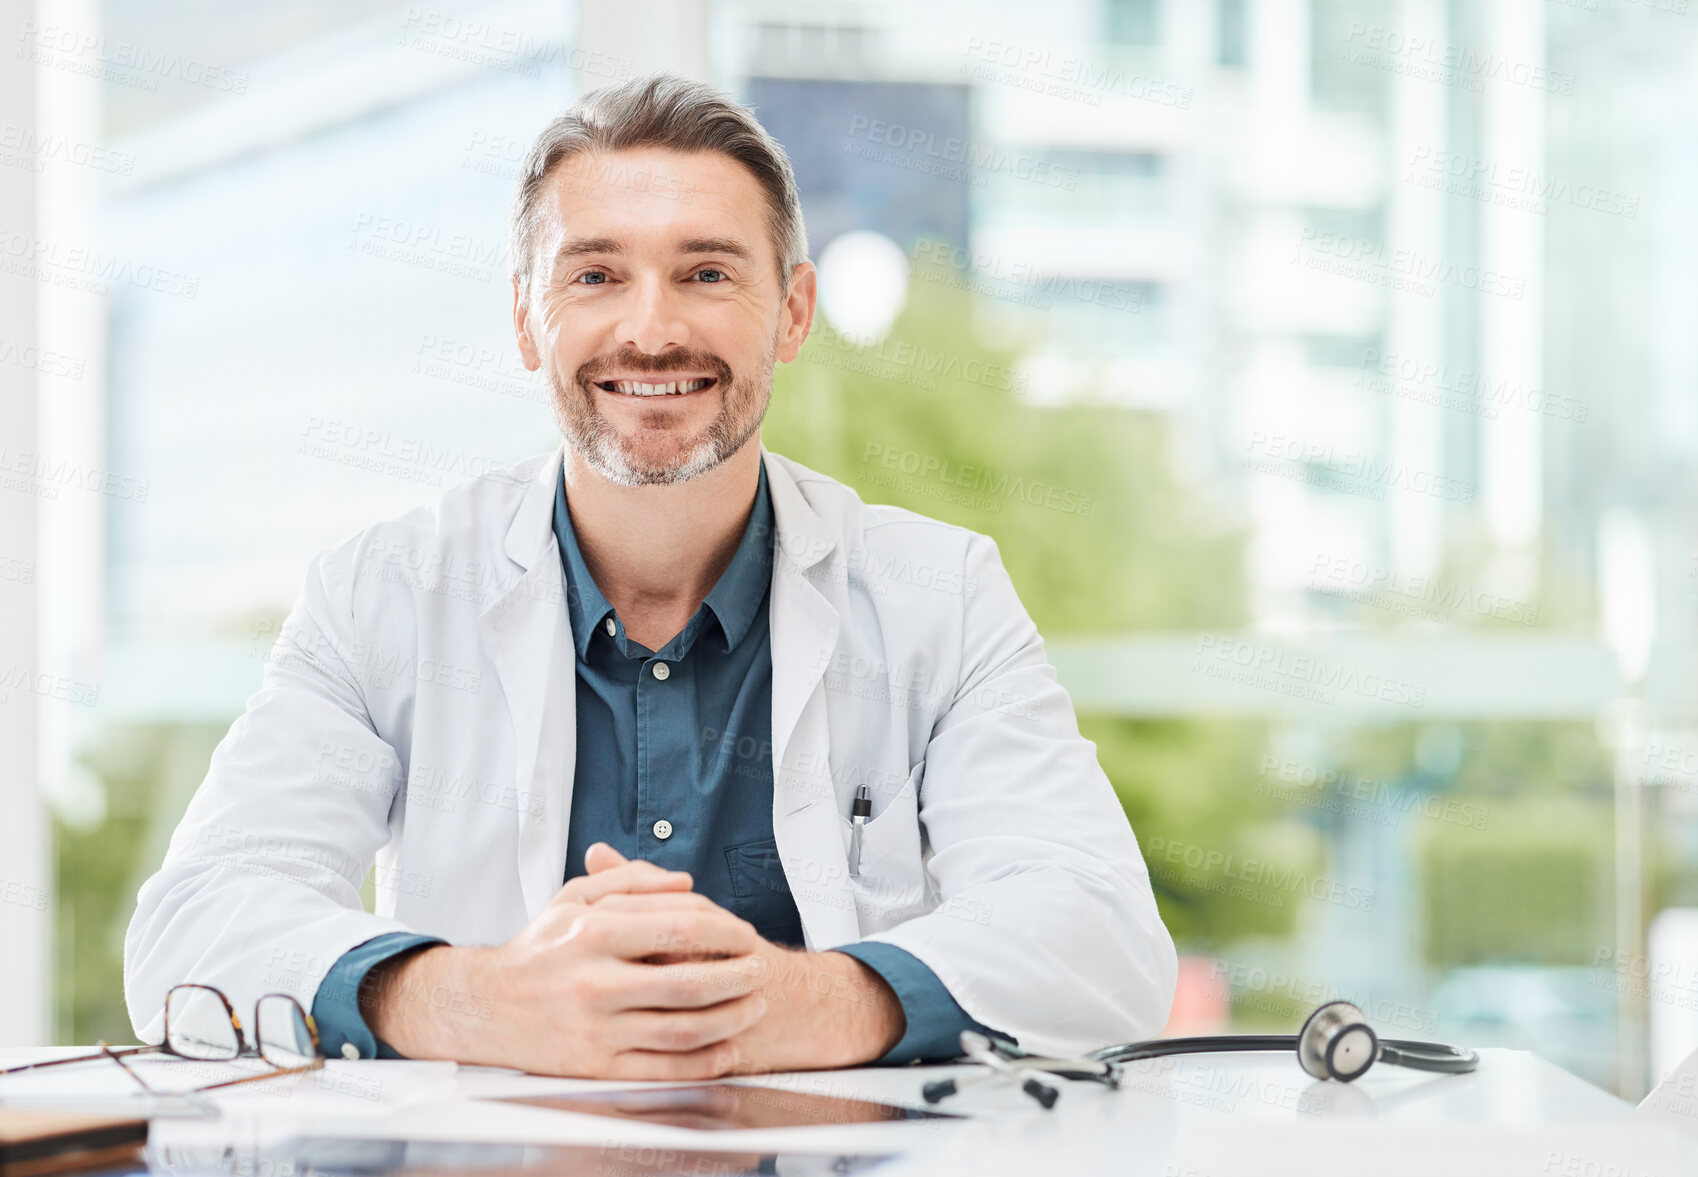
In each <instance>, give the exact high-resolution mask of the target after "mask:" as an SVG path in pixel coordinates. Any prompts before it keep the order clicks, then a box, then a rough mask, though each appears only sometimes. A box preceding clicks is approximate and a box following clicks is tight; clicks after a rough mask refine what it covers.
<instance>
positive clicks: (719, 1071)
mask: <svg viewBox="0 0 1698 1177" xmlns="http://www.w3.org/2000/svg"><path fill="white" fill-rule="evenodd" d="M736 1065H737V1048H736V1047H734V1046H731V1045H728V1044H727V1043H723V1042H718V1043H715V1044H714V1045H712V1046H704V1047H702V1048H701V1049H700V1050H691V1051H684V1052H681V1053H671V1052H668V1051H659V1050H627V1051H623V1052H621V1053H619V1054H616V1055H614V1056H613V1060H612V1062H611V1063H610V1064H609V1066H608V1070H607V1077H608V1078H610V1079H667V1080H672V1081H675V1082H676V1081H680V1080H685V1079H717V1078H718V1077H719V1076H721V1075H725V1074H729V1073H730V1072H731V1070H732V1069H733V1068H735V1067H736Z"/></svg>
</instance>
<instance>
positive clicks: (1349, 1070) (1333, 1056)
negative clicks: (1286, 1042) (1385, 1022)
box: [1297, 1001, 1380, 1083]
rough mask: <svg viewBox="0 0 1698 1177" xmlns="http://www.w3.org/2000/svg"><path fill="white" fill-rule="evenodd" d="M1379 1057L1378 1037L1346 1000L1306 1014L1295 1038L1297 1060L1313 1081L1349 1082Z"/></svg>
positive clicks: (1361, 1073)
mask: <svg viewBox="0 0 1698 1177" xmlns="http://www.w3.org/2000/svg"><path fill="white" fill-rule="evenodd" d="M1379 1055H1380V1040H1379V1037H1378V1036H1377V1035H1376V1034H1375V1033H1374V1031H1373V1029H1372V1028H1371V1027H1370V1026H1369V1025H1368V1019H1367V1017H1366V1016H1365V1015H1364V1014H1363V1013H1362V1011H1361V1010H1359V1009H1357V1008H1356V1007H1355V1006H1354V1005H1351V1004H1350V1003H1349V1002H1348V1001H1329V1002H1327V1004H1325V1005H1323V1006H1321V1007H1320V1008H1319V1009H1317V1010H1316V1011H1315V1012H1314V1013H1312V1014H1310V1015H1309V1020H1308V1021H1306V1022H1304V1023H1303V1029H1302V1030H1301V1031H1300V1032H1299V1033H1298V1035H1297V1061H1298V1063H1299V1064H1301V1066H1302V1067H1303V1069H1304V1070H1305V1071H1307V1072H1308V1073H1309V1074H1310V1075H1313V1076H1314V1077H1315V1078H1317V1079H1337V1080H1338V1081H1339V1082H1341V1083H1349V1082H1350V1081H1351V1080H1352V1079H1357V1078H1360V1077H1361V1076H1362V1075H1363V1074H1365V1073H1366V1072H1367V1070H1368V1068H1369V1067H1371V1066H1373V1065H1374V1060H1376V1059H1377V1058H1379Z"/></svg>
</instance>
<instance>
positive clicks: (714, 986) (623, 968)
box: [608, 953, 767, 1012]
mask: <svg viewBox="0 0 1698 1177" xmlns="http://www.w3.org/2000/svg"><path fill="white" fill-rule="evenodd" d="M766 974H767V970H766V962H765V961H763V960H762V959H761V958H760V957H759V956H756V955H754V954H752V953H751V954H750V955H748V956H729V957H726V958H725V959H723V960H691V961H681V962H679V963H677V964H620V965H618V966H617V971H615V972H613V973H610V974H609V975H608V979H609V981H610V982H611V986H610V987H611V990H612V992H613V993H614V994H616V998H615V1004H616V1006H617V1009H615V1010H614V1011H613V1012H618V1011H619V1010H629V1009H648V1010H667V1009H705V1008H706V1007H708V1006H710V1005H718V1004H719V1003H720V1002H722V1001H730V1000H731V999H732V998H736V997H742V996H743V995H744V994H746V993H753V992H755V991H756V990H757V989H759V988H761V986H762V984H763V983H764V981H765V980H766Z"/></svg>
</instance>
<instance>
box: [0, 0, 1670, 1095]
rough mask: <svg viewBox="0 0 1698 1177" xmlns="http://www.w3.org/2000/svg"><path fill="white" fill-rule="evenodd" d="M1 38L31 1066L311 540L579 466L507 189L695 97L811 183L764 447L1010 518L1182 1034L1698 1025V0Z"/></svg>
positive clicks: (1233, 2) (1616, 1084)
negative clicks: (1161, 936)
mask: <svg viewBox="0 0 1698 1177" xmlns="http://www.w3.org/2000/svg"><path fill="white" fill-rule="evenodd" d="M0 41H3V42H4V45H3V48H4V56H3V57H0V944H4V945H5V950H4V957H5V959H4V963H3V964H0V1042H7V1043H13V1042H17V1043H27V1042H45V1041H57V1042H83V1043H86V1042H91V1041H94V1040H96V1039H100V1038H107V1039H112V1040H128V1039H129V1038H130V1029H129V1026H128V1022H127V1019H126V1018H125V1015H124V1012H123V1004H122V989H121V948H122V937H123V933H124V929H125V926H126V924H127V921H128V919H129V916H130V913H131V910H132V907H133V903H134V895H135V892H136V888H137V887H138V885H139V884H140V882H141V881H142V880H143V879H144V878H145V877H146V876H147V875H149V874H150V873H151V872H152V871H153V870H154V869H155V868H156V866H157V865H158V863H159V861H160V858H161V855H162V853H163V850H164V846H165V843H166V840H167V838H168V836H169V834H170V831H171V829H172V827H173V826H174V824H175V823H176V821H177V819H178V817H179V815H180V814H181V812H182V810H183V807H184V806H185V804H186V803H187V800H188V798H189V796H190V795H191V794H192V792H193V790H194V789H195V787H196V786H197V785H198V784H199V782H200V780H201V777H202V775H203V773H204V771H205V769H206V765H207V761H208V758H209V756H210V754H211V751H212V749H213V747H214V745H215V744H216V743H217V742H218V740H219V739H220V738H221V737H222V736H223V734H224V732H225V731H226V730H227V728H228V726H229V724H230V722H231V721H232V719H233V718H234V717H235V716H236V715H238V714H239V713H240V712H241V710H242V707H243V703H244V701H245V699H246V697H247V696H248V694H249V693H250V692H252V691H253V690H254V689H255V688H256V687H257V685H258V683H259V680H260V676H261V672H262V670H263V667H264V664H265V661H266V658H267V656H268V654H269V652H270V649H271V644H272V640H273V638H274V637H275V635H276V633H277V629H278V623H279V622H280V620H281V619H282V617H283V616H284V615H285V613H286V612H287V610H288V609H289V607H290V604H291V602H292V601H293V599H294V597H295V595H296V592H297V590H298V587H299V584H300V578H301V577H302V575H303V573H304V570H305V568H306V564H307V561H308V559H309V558H310V556H311V555H312V554H313V553H314V552H315V551H317V550H318V549H320V548H322V547H325V546H327V545H330V544H332V543H334V542H337V541H339V540H340V539H342V538H343V537H345V536H347V535H348V534H350V533H351V532H353V531H355V530H356V529H358V528H360V527H363V526H365V525H366V524H368V523H370V522H372V521H375V520H376V519H379V518H382V517H386V516H390V515H393V514H397V513H400V512H402V511H404V510H406V509H408V508H410V507H412V506H414V505H416V504H420V503H428V502H430V501H431V500H433V499H434V498H435V496H436V495H437V494H439V493H440V492H441V490H442V489H443V488H445V487H447V486H450V485H453V484H454V483H456V482H458V481H461V480H463V479H465V478H469V477H472V476H475V475H477V474H479V473H481V472H483V471H484V470H487V469H489V468H490V467H492V466H495V465H499V464H502V463H505V462H508V461H512V460H516V459H518V458H521V457H524V456H526V455H529V454H532V453H535V452H538V451H541V450H545V449H548V448H550V447H552V446H553V445H554V444H556V442H557V440H558V438H557V434H556V432H555V430H554V428H553V425H552V418H551V414H550V412H549V409H548V406H547V398H546V391H545V388H544V386H543V385H542V384H541V383H540V382H539V381H538V380H536V379H535V378H534V377H533V376H532V375H531V374H529V373H527V372H525V371H524V369H523V368H522V367H521V366H520V364H519V360H518V356H517V353H516V351H515V348H514V345H513V342H512V335H511V327H510V318H509V315H510V302H511V294H510V287H509V283H508V278H507V273H508V270H507V258H506V245H505V242H506V208H507V201H508V198H509V194H510V191H511V188H512V184H513V180H514V177H515V175H516V171H517V165H518V162H519V160H520V159H521V157H522V156H523V153H524V151H525V150H526V148H527V147H528V145H529V143H530V141H531V139H532V138H533V137H534V135H535V134H536V133H537V131H538V130H539V129H540V128H541V127H542V125H543V124H544V123H545V122H546V121H547V120H548V119H549V118H550V117H552V116H554V115H555V114H557V113H559V112H560V111H561V110H562V109H563V108H564V107H565V106H566V105H567V104H569V103H570V102H571V101H572V100H573V99H575V98H576V97H577V96H578V95H579V94H581V93H583V92H585V91H586V90H589V89H594V88H595V87H597V86H601V85H605V84H609V83H613V82H617V81H622V80H624V79H626V78H629V77H632V76H636V75H638V74H642V73H646V72H649V71H651V70H655V69H670V70H675V71H677V72H680V73H683V74H687V75H689V76H693V77H698V78H701V79H704V80H707V81H710V82H712V83H714V84H715V85H718V86H720V87H722V88H724V89H726V90H728V91H730V92H731V93H733V94H735V95H736V96H737V97H738V98H739V99H740V100H741V101H743V102H745V103H747V104H749V105H750V106H752V107H753V108H754V109H755V111H756V113H757V114H758V116H759V117H760V118H761V120H762V121H763V122H764V124H765V125H766V126H767V127H768V128H769V129H770V130H771V131H772V132H773V133H774V135H776V137H777V138H778V139H779V140H780V141H781V142H782V143H783V144H784V146H785V147H786V149H787V150H788V152H789V153H790V156H791V159H792V161H793V163H794V165H795V168H796V172H797V177H798V180H799V182H800V186H801V190H802V194H803V203H804V206H805V213H806V217H807V224H808V229H809V239H810V251H811V255H812V257H813V258H814V259H815V261H816V262H817V263H818V264H819V266H820V269H821V284H822V309H821V314H820V318H819V319H818V320H817V322H816V328H815V333H814V336H813V337H812V338H811V339H810V340H809V342H808V344H807V346H806V348H805V349H804V351H803V353H802V356H801V358H800V359H799V361H798V362H796V363H795V364H793V365H790V366H789V367H788V368H785V369H783V370H782V371H781V372H780V373H779V375H778V377H777V384H776V388H775V391H774V398H773V404H772V408H771V411H770V413H769V415H768V418H767V426H766V431H765V438H766V442H767V444H768V446H769V447H770V448H772V449H775V450H778V451H780V452H783V453H786V454H788V455H790V456H792V457H795V458H797V459H798V460H800V461H802V462H804V463H806V464H808V465H811V466H813V467H815V468H817V469H819V470H821V471H824V472H826V473H829V474H831V475H833V476H835V477H837V478H840V479H842V480H844V481H845V482H847V483H849V484H850V485H852V486H854V487H855V488H856V489H857V490H858V491H859V492H860V493H861V495H862V496H863V497H864V498H866V499H867V500H869V501H874V502H888V503H896V504H900V505H902V506H905V507H911V508H913V509H915V510H918V511H922V512H925V513H927V514H931V515H934V516H937V517H939V518H942V519H946V520H948V521H950V522H954V523H959V524H962V525H964V526H966V527H970V528H973V529H975V530H978V531H981V532H984V533H987V534H989V535H990V536H992V537H994V538H995V539H996V541H997V543H998V544H999V545H1000V547H1001V551H1002V554H1003V557H1004V559H1005V561H1006V563H1007V565H1008V568H1009V570H1010V572H1011V573H1012V575H1013V577H1014V580H1015V583H1016V585H1017V586H1018V588H1019V590H1020V592H1021V595H1022V597H1023V599H1024V600H1025V603H1026V605H1027V607H1028V608H1029V609H1030V611H1031V612H1032V614H1033V615H1034V617H1035V618H1036V620H1037V622H1038V624H1039V626H1040V628H1041V630H1042V631H1043V633H1044V634H1045V636H1046V638H1047V639H1048V643H1049V648H1050V652H1051V656H1052V658H1053V660H1054V662H1055V664H1056V666H1057V668H1058V671H1059V673H1060V674H1061V677H1062V679H1063V681H1064V682H1065V684H1066V685H1067V686H1068V687H1069V689H1070V690H1071V691H1072V692H1073V697H1074V699H1075V701H1076V703H1077V706H1078V708H1079V711H1080V713H1081V721H1082V725H1083V727H1084V729H1085V732H1086V734H1087V735H1088V736H1089V737H1090V738H1091V739H1092V740H1094V741H1096V743H1097V746H1098V750H1099V753H1100V756H1101V760H1102V763H1103V766H1104V768H1105V769H1106V770H1107V772H1108V774H1109V776H1110V778H1111V779H1112V781H1113V782H1114V786H1115V788H1116V790H1117V792H1118V793H1119V794H1120V796H1121V798H1122V799H1123V801H1124V803H1125V806H1126V810H1127V813H1128V815H1129V816H1130V818H1131V820H1132V823H1133V826H1134V828H1135V829H1136V831H1137V833H1138V837H1139V841H1140V843H1141V844H1142V846H1143V847H1144V850H1145V854H1146V858H1147V860H1148V862H1149V865H1150V869H1151V874H1152V878H1153V881H1154V884H1155V887H1156V893H1157V896H1158V898H1159V901H1160V904H1161V908H1162V912H1163V914H1164V916H1165V917H1166V919H1167V921H1168V924H1169V926H1170V927H1171V929H1172V930H1173V933H1174V935H1175V938H1176V939H1177V940H1178V942H1179V944H1180V949H1181V953H1182V956H1183V961H1184V966H1183V970H1182V973H1183V975H1182V978H1181V986H1180V992H1179V996H1178V999H1177V1001H1176V1003H1175V1007H1174V1011H1173V1018H1172V1021H1171V1023H1170V1026H1169V1032H1170V1033H1195V1032H1204V1031H1212V1030H1225V1029H1233V1030H1247V1031H1267V1030H1280V1029H1291V1028H1294V1027H1295V1025H1296V1023H1297V1022H1298V1021H1299V1020H1300V1019H1301V1017H1302V1016H1303V1015H1304V1014H1305V1012H1306V1011H1307V1009H1308V1008H1309V1007H1311V1006H1313V1005H1314V1004H1317V1003H1319V1002H1320V1001H1322V1000H1326V999H1330V998H1334V997H1343V998H1347V999H1350V1000H1353V1001H1355V1002H1357V1003H1358V1004H1360V1005H1362V1006H1363V1008H1364V1009H1365V1010H1366V1011H1367V1012H1368V1014H1369V1016H1370V1018H1371V1019H1372V1020H1373V1021H1374V1022H1375V1024H1376V1025H1377V1026H1378V1027H1379V1029H1380V1030H1381V1031H1382V1033H1384V1034H1388V1035H1392V1036H1402V1037H1415V1038H1435V1039H1440V1040H1454V1041H1460V1042H1467V1043H1471V1044H1475V1045H1503V1046H1511V1047H1516V1048H1521V1049H1526V1050H1532V1051H1536V1052H1538V1053H1539V1054H1541V1055H1544V1056H1545V1057H1547V1058H1550V1059H1552V1060H1554V1061H1555V1062H1557V1063H1559V1064H1561V1065H1563V1066H1565V1067H1568V1068H1570V1069H1572V1070H1573V1071H1575V1072H1577V1073H1579V1074H1580V1075H1582V1076H1584V1077H1585V1078H1587V1079H1589V1080H1591V1081H1593V1082H1595V1083H1598V1084H1600V1085H1602V1086H1604V1087H1606V1088H1609V1089H1611V1090H1614V1091H1618V1092H1620V1093H1622V1094H1624V1095H1628V1096H1636V1095H1639V1094H1641V1093H1643V1092H1644V1091H1645V1090H1647V1087H1648V1084H1649V1082H1650V1081H1652V1079H1653V1078H1654V1077H1655V1076H1656V1075H1658V1074H1660V1073H1661V1072H1662V1071H1664V1070H1666V1069H1667V1068H1669V1067H1670V1066H1672V1065H1673V1064H1674V1063H1675V1062H1677V1061H1678V1060H1679V1059H1680V1058H1682V1057H1684V1055H1685V1054H1687V1053H1689V1052H1690V1051H1691V1050H1693V1049H1694V1048H1698V1012H1695V1011H1698V694H1695V686H1698V684H1695V683H1694V679H1693V673H1692V671H1693V658H1692V655H1693V645H1694V633H1693V624H1694V618H1695V613H1698V610H1695V606H1698V533H1695V524H1698V511H1695V503H1698V499H1695V496H1694V490H1695V489H1698V329H1695V328H1698V221H1695V220H1694V218H1693V216H1692V211H1691V210H1692V209H1693V208H1694V207H1698V85H1695V84H1694V79H1695V78H1698V13H1693V12H1689V11H1688V3H1687V0H1655V2H1651V0H1646V2H1638V0H1631V2H1630V0H1568V2H1557V0H1184V2H1181V0H1051V2H1050V3H1046V4H1043V5H1028V4H1019V3H1013V2H1007V3H1004V2H1000V0H975V2H973V3H966V2H961V3H949V2H937V3H924V4H915V3H895V2H889V3H886V2H880V0H843V2H825V0H817V2H812V3H798V2H797V0H783V2H778V0H772V2H765V0H582V2H581V3H576V4H574V3H570V2H567V3H557V2H547V3H511V4H455V3H440V4H417V5H395V4H391V3H388V2H387V0H335V2H332V0H274V2H272V3H268V4H266V5H264V6H253V5H229V4H221V3H213V2H211V0H150V2H148V3H138V2H135V0H107V2H106V3H101V2H99V0H64V2H60V0H40V2H39V3H35V4H30V3H18V2H15V0H0ZM1683 209H1684V210H1686V211H1684V212H1683V211H1682V210H1683ZM409 669H410V668H407V667H404V666H403V667H398V668H397V671H398V672H400V673H406V672H409Z"/></svg>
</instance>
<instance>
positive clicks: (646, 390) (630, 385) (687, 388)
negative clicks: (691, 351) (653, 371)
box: [613, 378, 709, 396]
mask: <svg viewBox="0 0 1698 1177" xmlns="http://www.w3.org/2000/svg"><path fill="white" fill-rule="evenodd" d="M708 384H709V381H708V380H707V379H705V378H704V379H699V380H674V381H672V382H671V383H668V384H644V383H642V382H640V381H637V380H615V381H614V382H613V391H614V392H622V393H624V394H625V395H626V396H677V395H678V394H680V393H685V392H695V391H697V390H698V389H702V388H706V387H707V386H708Z"/></svg>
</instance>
